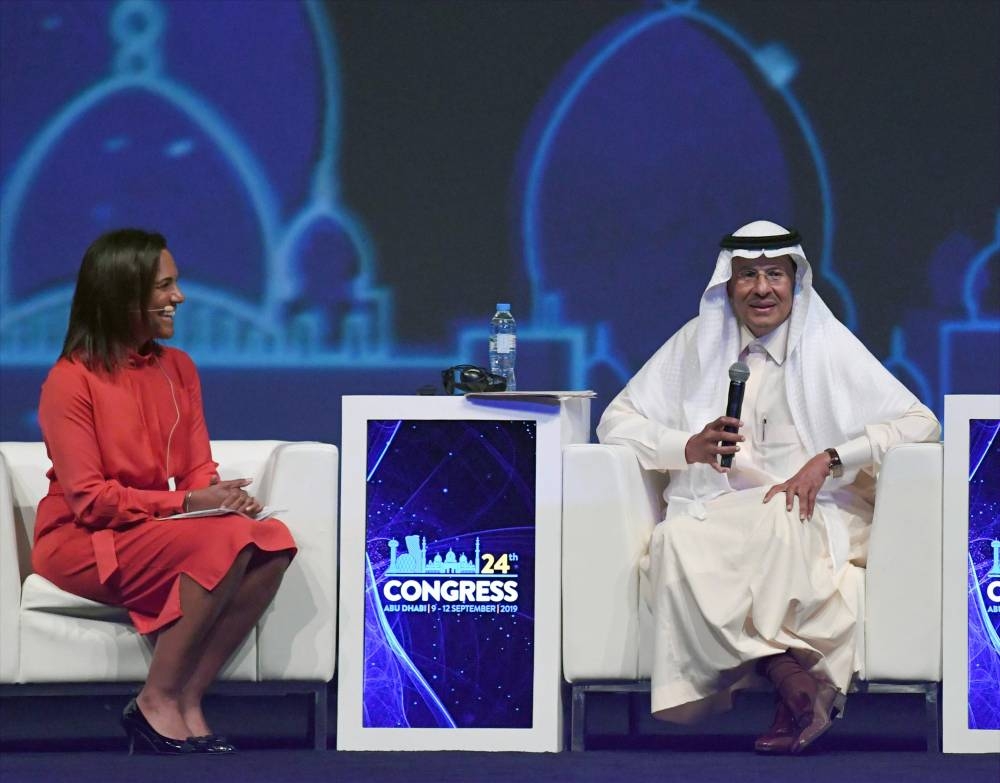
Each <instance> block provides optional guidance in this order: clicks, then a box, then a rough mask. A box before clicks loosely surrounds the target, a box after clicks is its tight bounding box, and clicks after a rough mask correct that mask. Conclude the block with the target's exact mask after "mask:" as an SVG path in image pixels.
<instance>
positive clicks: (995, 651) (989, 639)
mask: <svg viewBox="0 0 1000 783" xmlns="http://www.w3.org/2000/svg"><path fill="white" fill-rule="evenodd" d="M998 434H1000V421H998V420H995V419H978V420H977V419H974V420H972V421H970V422H969V728H970V729H1000V600H993V599H992V598H991V597H990V594H989V586H990V585H991V584H994V585H1000V437H998Z"/></svg>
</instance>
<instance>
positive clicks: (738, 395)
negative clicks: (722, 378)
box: [719, 362, 750, 468]
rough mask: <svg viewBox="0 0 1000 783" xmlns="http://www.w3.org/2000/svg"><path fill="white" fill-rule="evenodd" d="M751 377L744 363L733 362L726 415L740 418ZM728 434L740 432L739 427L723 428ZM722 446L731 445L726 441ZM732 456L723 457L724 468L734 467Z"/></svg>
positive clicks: (730, 368)
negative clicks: (744, 394) (748, 381)
mask: <svg viewBox="0 0 1000 783" xmlns="http://www.w3.org/2000/svg"><path fill="white" fill-rule="evenodd" d="M749 377H750V368H749V367H747V366H746V365H745V364H744V363H743V362H733V363H732V364H731V365H730V366H729V401H728V402H727V403H726V415H727V416H729V417H730V418H733V419H738V418H739V417H740V411H741V410H742V408H743V392H745V391H746V388H747V379H748V378H749ZM722 429H723V430H725V431H726V432H739V427H728V426H727V427H723V428H722ZM719 445H720V446H724V445H729V444H727V443H726V442H725V441H720V442H719ZM733 456H734V455H732V454H723V455H722V462H721V464H722V467H724V468H731V467H732V466H733Z"/></svg>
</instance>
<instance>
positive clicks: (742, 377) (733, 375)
mask: <svg viewBox="0 0 1000 783" xmlns="http://www.w3.org/2000/svg"><path fill="white" fill-rule="evenodd" d="M749 377H750V368H749V367H747V366H746V365H745V364H744V363H743V362H733V363H732V364H731V365H729V380H731V381H732V382H733V383H746V382H747V378H749Z"/></svg>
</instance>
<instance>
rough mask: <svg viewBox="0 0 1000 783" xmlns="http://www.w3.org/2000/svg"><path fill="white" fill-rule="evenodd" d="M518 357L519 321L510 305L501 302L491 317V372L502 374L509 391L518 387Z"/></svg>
mask: <svg viewBox="0 0 1000 783" xmlns="http://www.w3.org/2000/svg"><path fill="white" fill-rule="evenodd" d="M516 359H517V322H516V321H514V316H512V315H511V314H510V305H509V304H506V303H503V302H501V303H500V304H498V305H497V311H496V314H495V315H494V316H493V318H492V319H490V372H492V373H495V374H497V375H502V376H503V377H504V378H505V379H506V381H507V391H515V390H516V389H517V379H516V378H515V376H514V362H515V361H516Z"/></svg>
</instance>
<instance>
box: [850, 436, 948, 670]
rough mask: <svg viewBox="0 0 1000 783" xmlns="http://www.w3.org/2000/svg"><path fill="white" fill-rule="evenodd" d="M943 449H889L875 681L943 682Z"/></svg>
mask: <svg viewBox="0 0 1000 783" xmlns="http://www.w3.org/2000/svg"><path fill="white" fill-rule="evenodd" d="M942 470H943V466H942V447H941V444H940V443H908V444H904V445H901V446H896V447H895V448H892V449H890V450H889V452H888V453H887V454H886V456H885V460H884V462H883V463H882V469H881V470H880V471H879V476H878V488H877V490H876V496H875V516H874V519H873V521H872V531H871V541H870V544H869V552H868V568H867V571H866V578H865V582H866V589H865V593H866V597H867V598H866V600H867V606H866V609H865V646H866V655H865V658H866V663H867V666H866V672H865V675H866V677H867V678H868V679H869V680H900V681H905V680H926V681H939V680H940V679H941V530H942V527H941V515H942V511H941V482H942Z"/></svg>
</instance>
